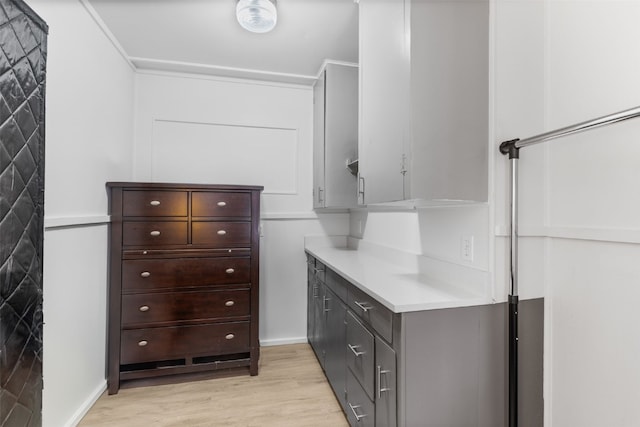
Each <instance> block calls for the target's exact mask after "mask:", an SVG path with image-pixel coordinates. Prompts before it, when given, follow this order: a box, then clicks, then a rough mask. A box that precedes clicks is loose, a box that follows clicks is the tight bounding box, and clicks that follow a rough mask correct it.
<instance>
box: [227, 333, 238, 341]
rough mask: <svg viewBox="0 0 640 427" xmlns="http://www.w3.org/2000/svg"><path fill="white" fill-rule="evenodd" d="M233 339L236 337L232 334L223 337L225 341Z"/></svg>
mask: <svg viewBox="0 0 640 427" xmlns="http://www.w3.org/2000/svg"><path fill="white" fill-rule="evenodd" d="M235 337H236V336H235V335H233V334H227V335H226V336H225V338H226V339H228V340H232V339H234V338H235Z"/></svg>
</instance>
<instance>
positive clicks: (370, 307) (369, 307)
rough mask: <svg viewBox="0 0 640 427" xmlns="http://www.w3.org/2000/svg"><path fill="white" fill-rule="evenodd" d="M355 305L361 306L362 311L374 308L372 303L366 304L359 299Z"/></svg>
mask: <svg viewBox="0 0 640 427" xmlns="http://www.w3.org/2000/svg"><path fill="white" fill-rule="evenodd" d="M354 303H355V305H357V306H358V307H360V308H361V309H362V311H364V312H365V313H366V312H367V311H369V310H373V307H372V306H370V305H365V304H366V302H358V301H354Z"/></svg>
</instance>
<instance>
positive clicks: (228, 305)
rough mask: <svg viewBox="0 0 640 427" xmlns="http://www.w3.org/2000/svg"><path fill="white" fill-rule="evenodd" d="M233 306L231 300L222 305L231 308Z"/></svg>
mask: <svg viewBox="0 0 640 427" xmlns="http://www.w3.org/2000/svg"><path fill="white" fill-rule="evenodd" d="M234 304H235V302H234V301H231V300H229V301H227V302H225V303H224V305H226V306H227V307H233V306H234Z"/></svg>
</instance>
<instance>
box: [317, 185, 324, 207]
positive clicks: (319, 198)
mask: <svg viewBox="0 0 640 427" xmlns="http://www.w3.org/2000/svg"><path fill="white" fill-rule="evenodd" d="M323 192H324V189H323V188H322V187H318V203H322V202H324V198H323V197H322V193H323Z"/></svg>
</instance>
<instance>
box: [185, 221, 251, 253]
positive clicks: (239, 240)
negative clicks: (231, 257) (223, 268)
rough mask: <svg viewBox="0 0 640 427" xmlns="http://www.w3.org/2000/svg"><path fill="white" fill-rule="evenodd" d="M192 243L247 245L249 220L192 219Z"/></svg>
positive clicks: (249, 240) (229, 245)
mask: <svg viewBox="0 0 640 427" xmlns="http://www.w3.org/2000/svg"><path fill="white" fill-rule="evenodd" d="M191 241H192V243H193V244H194V245H210V246H212V247H216V248H219V247H248V246H250V245H251V223H250V222H223V221H194V222H193V223H192V224H191Z"/></svg>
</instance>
